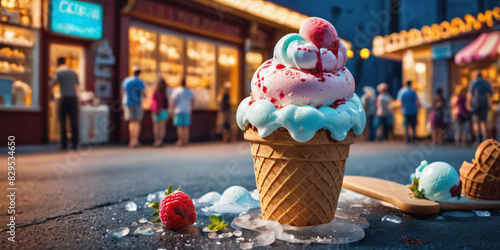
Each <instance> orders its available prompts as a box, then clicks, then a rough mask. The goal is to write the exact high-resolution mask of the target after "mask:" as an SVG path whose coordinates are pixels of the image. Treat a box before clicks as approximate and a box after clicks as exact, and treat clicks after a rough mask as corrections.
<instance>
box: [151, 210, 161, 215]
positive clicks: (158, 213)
mask: <svg viewBox="0 0 500 250" xmlns="http://www.w3.org/2000/svg"><path fill="white" fill-rule="evenodd" d="M151 215H152V216H159V215H160V211H156V212H154V213H152V214H151Z"/></svg>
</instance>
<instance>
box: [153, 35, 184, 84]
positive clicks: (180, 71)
mask: <svg viewBox="0 0 500 250" xmlns="http://www.w3.org/2000/svg"><path fill="white" fill-rule="evenodd" d="M159 51H160V52H159V54H160V57H159V67H160V74H161V76H162V77H163V79H165V81H166V82H167V84H168V85H169V86H170V87H177V86H180V85H181V81H182V79H183V77H184V39H182V38H180V37H177V36H173V35H167V34H161V35H160V47H159Z"/></svg>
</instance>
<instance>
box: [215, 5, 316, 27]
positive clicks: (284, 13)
mask: <svg viewBox="0 0 500 250" xmlns="http://www.w3.org/2000/svg"><path fill="white" fill-rule="evenodd" d="M213 1H214V2H217V3H220V4H223V5H226V6H229V7H232V8H234V9H237V10H240V11H243V12H246V13H249V14H251V15H254V16H257V17H260V18H262V19H265V20H269V21H272V22H275V23H279V24H281V25H284V26H287V27H290V28H292V29H296V30H298V29H300V26H301V25H302V23H303V22H304V21H305V20H306V19H307V18H309V17H308V16H306V15H303V14H301V13H299V12H295V11H292V10H289V9H287V8H285V7H282V6H279V5H277V4H274V3H270V2H267V1H253V0H239V1H234V0H213Z"/></svg>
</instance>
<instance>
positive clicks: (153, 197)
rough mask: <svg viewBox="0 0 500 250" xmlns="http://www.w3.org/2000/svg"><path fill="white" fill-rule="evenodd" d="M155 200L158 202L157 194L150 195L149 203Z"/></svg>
mask: <svg viewBox="0 0 500 250" xmlns="http://www.w3.org/2000/svg"><path fill="white" fill-rule="evenodd" d="M154 200H156V194H155V193H152V194H148V201H154Z"/></svg>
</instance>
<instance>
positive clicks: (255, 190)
mask: <svg viewBox="0 0 500 250" xmlns="http://www.w3.org/2000/svg"><path fill="white" fill-rule="evenodd" d="M250 196H252V198H253V199H254V200H256V201H258V200H259V190H257V189H254V190H253V191H252V192H250Z"/></svg>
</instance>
